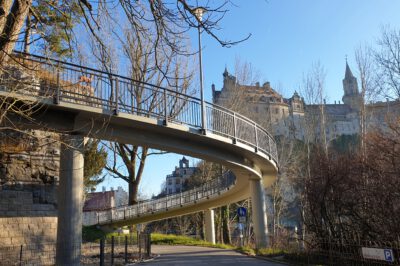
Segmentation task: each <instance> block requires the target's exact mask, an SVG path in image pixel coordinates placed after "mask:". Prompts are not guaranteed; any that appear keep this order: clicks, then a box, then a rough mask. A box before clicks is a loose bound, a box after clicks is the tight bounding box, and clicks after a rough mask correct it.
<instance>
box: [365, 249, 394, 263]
mask: <svg viewBox="0 0 400 266" xmlns="http://www.w3.org/2000/svg"><path fill="white" fill-rule="evenodd" d="M361 251H362V255H363V257H364V258H365V259H371V260H384V261H388V262H394V256H393V250H391V249H383V248H361Z"/></svg>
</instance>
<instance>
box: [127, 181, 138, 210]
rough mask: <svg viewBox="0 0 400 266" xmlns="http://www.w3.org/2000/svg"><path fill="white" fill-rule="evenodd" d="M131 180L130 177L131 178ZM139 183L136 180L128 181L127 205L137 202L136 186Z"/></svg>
mask: <svg viewBox="0 0 400 266" xmlns="http://www.w3.org/2000/svg"><path fill="white" fill-rule="evenodd" d="M131 180H132V179H131ZM138 185H139V184H138V183H137V182H134V181H133V182H130V183H129V199H128V205H134V204H136V203H137V202H138V199H137V197H138V187H139V186H138Z"/></svg>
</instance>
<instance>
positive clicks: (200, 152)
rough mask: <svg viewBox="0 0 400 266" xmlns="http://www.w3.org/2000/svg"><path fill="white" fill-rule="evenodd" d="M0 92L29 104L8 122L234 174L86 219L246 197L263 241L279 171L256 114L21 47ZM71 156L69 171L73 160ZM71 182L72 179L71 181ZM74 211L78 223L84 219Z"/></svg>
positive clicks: (116, 221) (141, 215) (126, 219)
mask: <svg viewBox="0 0 400 266" xmlns="http://www.w3.org/2000/svg"><path fill="white" fill-rule="evenodd" d="M0 96H1V97H3V98H4V99H12V100H15V99H16V100H18V101H17V102H16V104H17V105H19V106H21V107H24V106H29V108H27V109H29V118H28V117H25V116H24V115H18V114H13V115H12V114H10V115H9V117H12V119H10V120H12V121H13V124H16V125H18V126H20V127H22V128H27V129H42V130H43V129H47V130H52V131H56V132H59V133H64V134H67V135H69V136H70V137H69V139H68V140H66V141H65V143H64V146H65V149H67V148H71V147H72V148H73V147H75V148H79V145H78V144H77V142H76V141H71V138H74V139H75V140H76V139H79V138H83V137H90V138H97V139H102V140H108V141H117V142H121V143H125V144H136V145H142V146H147V147H150V148H156V149H160V150H164V151H170V152H176V153H180V154H185V155H189V156H193V157H197V158H201V159H205V160H208V161H213V162H217V163H221V164H223V165H225V166H226V167H227V168H229V169H230V170H231V171H232V172H233V173H234V174H235V176H236V179H235V180H234V181H232V182H228V181H224V180H225V179H223V178H222V179H218V180H214V181H212V182H214V183H211V184H206V185H203V186H202V187H201V188H196V189H194V190H192V191H189V192H187V193H186V194H180V195H175V196H173V197H167V198H164V199H158V200H155V201H152V202H147V203H139V204H138V205H137V206H131V207H126V208H125V207H124V208H122V209H118V210H112V211H110V212H108V213H99V214H96V217H95V219H94V220H92V222H91V223H96V224H97V223H98V224H103V225H105V224H113V225H127V224H132V223H140V222H146V221H152V220H157V219H164V218H168V217H173V216H177V215H183V214H188V213H192V212H197V211H201V210H210V209H212V208H215V207H218V206H222V205H225V204H227V203H232V202H237V201H239V200H243V199H246V198H249V197H251V198H252V209H253V223H254V230H255V235H256V238H257V242H259V243H261V245H264V244H265V243H266V236H265V232H266V218H265V213H264V211H265V203H264V201H263V192H262V191H263V188H264V187H268V186H270V185H271V184H272V183H273V181H274V180H275V178H276V174H277V161H278V155H277V149H276V144H275V141H274V139H273V137H272V136H271V135H270V134H269V133H268V132H267V131H266V130H265V129H263V128H262V127H261V126H259V125H258V124H257V123H255V122H254V121H252V120H250V119H248V118H246V117H244V116H242V115H240V114H238V113H235V112H232V111H230V110H228V109H225V108H223V107H221V106H218V105H215V104H212V103H208V102H204V103H202V102H201V100H200V99H198V98H196V97H193V96H191V95H186V94H182V93H179V92H177V91H176V90H174V88H162V87H157V86H153V85H151V84H146V83H143V82H138V81H135V80H132V79H129V78H127V77H123V76H120V75H116V74H112V73H108V72H103V71H100V70H97V69H93V68H88V67H83V66H80V65H75V64H71V63H67V62H62V61H57V60H51V59H48V58H44V57H40V56H34V55H29V54H22V53H19V54H17V57H16V60H15V62H14V63H12V64H10V66H8V67H6V71H5V72H4V73H3V74H2V75H1V77H0ZM27 103H28V104H29V105H27ZM202 105H203V106H202ZM25 108H26V107H25ZM202 108H203V110H204V112H203V111H202ZM203 116H204V117H203ZM75 151H79V149H75ZM78 153H79V152H78ZM73 154H75V155H76V153H73ZM71 156H72V155H71ZM72 158H73V157H71V161H73V162H72V163H71V165H72V166H71V167H72V168H73V170H71V173H72V172H74V171H75V170H76V169H75V168H74V167H73V166H74V163H77V162H76V160H75V157H74V160H73V159H72ZM61 163H63V161H61ZM76 171H78V170H76ZM64 175H67V174H66V173H64ZM71 176H73V173H72V174H71ZM63 178H67V177H63V174H62V173H61V174H60V179H61V180H60V186H64V185H65V186H68V184H64V183H63V180H62V179H63ZM71 178H72V179H73V178H74V177H71ZM74 182H75V181H74ZM74 182H72V183H71V184H69V186H73V185H74V184H75V186H76V184H77V183H74ZM224 182H225V183H224ZM67 183H68V182H67ZM207 186H208V187H207ZM206 187H207V189H205V188H206ZM71 189H72V188H71ZM182 196H183V197H182ZM65 197H67V196H65ZM64 200H65V202H63V200H62V201H59V205H60V208H63V207H62V206H63V205H62V204H66V205H68V209H71V208H70V205H71V204H72V205H73V204H78V205H79V204H80V205H79V206H78V205H77V206H78V207H79V208H81V206H82V203H81V202H78V203H77V202H75V201H73V202H71V200H70V199H68V198H67V199H64ZM141 204H142V205H141ZM79 208H78V209H79ZM59 213H62V212H61V211H59ZM60 215H62V214H59V221H60V219H61V217H60ZM69 215H72V214H71V213H70V214H69ZM79 215H80V216H79V217H78V218H79V219H78V222H77V223H79V222H80V221H81V219H82V218H81V214H79ZM206 216H207V215H206ZM64 218H65V217H64ZM64 218H63V219H64ZM67 218H68V217H66V218H65V219H67ZM70 219H72V218H70ZM74 221H75V220H74ZM75 222H76V221H75ZM59 226H60V222H59ZM58 232H60V230H59V231H58Z"/></svg>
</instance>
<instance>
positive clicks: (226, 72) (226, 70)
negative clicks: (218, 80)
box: [222, 65, 229, 77]
mask: <svg viewBox="0 0 400 266" xmlns="http://www.w3.org/2000/svg"><path fill="white" fill-rule="evenodd" d="M222 75H223V76H224V77H226V76H228V75H229V73H228V69H227V68H226V65H225V71H224V73H222Z"/></svg>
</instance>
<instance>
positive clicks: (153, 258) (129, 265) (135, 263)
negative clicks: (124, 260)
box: [125, 254, 160, 266]
mask: <svg viewBox="0 0 400 266" xmlns="http://www.w3.org/2000/svg"><path fill="white" fill-rule="evenodd" d="M158 257H160V254H157V255H154V257H152V258H150V259H146V260H141V261H138V262H134V263H130V264H126V265H125V266H132V265H137V264H141V263H146V262H150V261H153V260H155V259H157V258H158Z"/></svg>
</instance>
